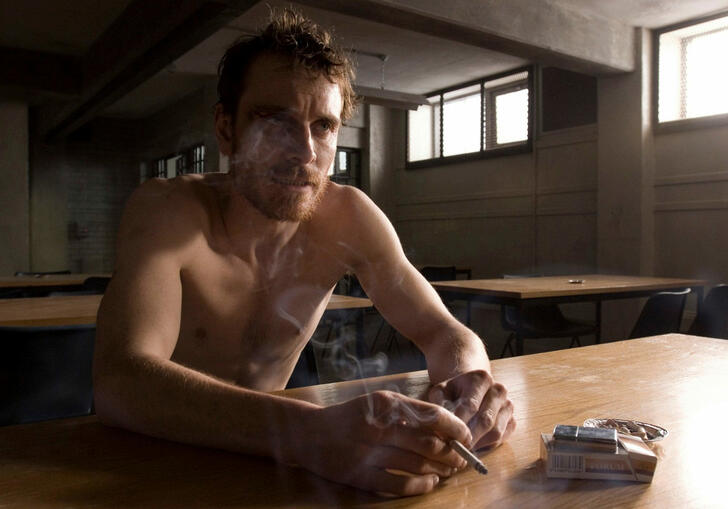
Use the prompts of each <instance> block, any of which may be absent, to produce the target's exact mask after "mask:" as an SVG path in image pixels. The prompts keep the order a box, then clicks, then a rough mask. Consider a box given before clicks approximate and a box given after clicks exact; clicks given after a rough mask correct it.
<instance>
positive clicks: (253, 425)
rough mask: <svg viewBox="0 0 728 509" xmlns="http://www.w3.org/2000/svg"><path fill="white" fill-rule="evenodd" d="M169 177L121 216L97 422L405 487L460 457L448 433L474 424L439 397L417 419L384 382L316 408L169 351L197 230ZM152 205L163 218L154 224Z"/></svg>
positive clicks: (416, 485) (419, 485) (367, 483)
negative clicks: (227, 378) (404, 412)
mask: <svg viewBox="0 0 728 509" xmlns="http://www.w3.org/2000/svg"><path fill="white" fill-rule="evenodd" d="M169 186H170V184H164V183H159V182H156V183H155V182H152V183H150V184H146V185H145V186H143V188H142V189H141V190H140V191H137V192H136V193H135V195H134V197H133V198H132V200H131V202H130V205H129V206H128V208H127V212H126V213H125V217H124V218H123V220H122V226H121V232H120V244H121V245H120V249H119V253H118V263H117V270H116V272H115V275H114V278H113V280H112V282H111V283H110V285H109V287H108V289H107V292H106V294H105V296H104V299H103V303H102V306H101V309H100V311H99V321H98V332H97V344H96V352H95V361H94V390H95V400H96V411H97V413H98V415H99V418H100V419H101V421H102V422H104V423H107V424H111V425H116V426H120V427H124V428H127V429H131V430H133V431H137V432H141V433H145V434H149V435H153V436H157V437H162V438H167V439H171V440H177V441H182V442H186V443H191V444H196V445H204V446H212V447H218V448H223V449H228V450H234V451H240V452H245V453H251V454H258V455H265V456H270V457H273V458H275V459H277V460H279V461H282V462H285V463H292V464H299V465H301V466H303V467H305V468H307V469H309V470H311V471H314V472H316V473H319V474H320V475H323V476H325V477H327V478H329V479H332V480H335V481H339V482H344V483H347V484H350V485H353V486H357V487H360V488H363V489H367V490H372V491H382V492H388V493H394V494H400V495H410V494H417V493H423V492H426V491H430V490H432V489H433V488H434V486H435V485H436V484H437V483H438V480H439V477H441V476H448V475H450V474H452V472H453V471H454V468H457V467H461V466H463V461H462V459H461V458H460V457H459V456H457V455H456V454H455V453H453V452H452V451H451V450H450V449H449V448H448V447H447V445H446V442H445V440H447V439H448V438H456V439H458V440H461V441H463V442H466V443H467V442H469V441H470V440H471V436H470V432H469V430H468V429H467V427H465V426H464V425H463V423H462V422H460V421H459V420H458V419H456V418H454V417H453V416H452V415H451V414H449V412H446V411H444V410H442V409H441V408H440V407H438V406H436V405H433V404H430V403H425V402H417V403H416V405H418V409H417V410H418V411H420V412H422V413H423V414H427V415H429V416H430V417H431V418H430V420H429V421H428V422H427V423H423V425H422V426H420V427H417V428H412V427H407V426H402V425H401V423H400V421H399V420H398V419H397V418H396V416H397V408H398V404H399V402H400V401H401V400H402V398H403V396H401V395H398V394H394V393H388V392H379V393H375V394H371V395H366V396H363V397H360V398H355V399H353V400H351V401H349V402H345V403H342V404H340V405H335V406H333V407H327V408H322V407H319V406H316V405H313V404H309V403H305V402H301V401H297V400H293V399H287V398H282V397H277V396H273V395H270V394H265V393H261V392H257V391H252V390H249V389H245V388H242V387H238V386H235V385H232V384H229V383H227V382H224V381H220V380H217V379H215V378H213V377H211V376H208V375H206V374H204V373H200V372H197V371H195V370H192V369H189V368H186V367H184V366H182V365H179V364H177V363H175V362H173V361H171V360H170V358H171V355H172V353H173V351H174V348H175V345H176V342H177V337H178V335H179V328H180V307H181V299H182V284H181V280H180V270H181V269H182V267H183V266H184V264H185V256H186V253H187V249H186V247H187V244H188V243H189V242H193V241H194V240H193V238H194V237H195V235H194V232H195V230H194V228H195V226H194V224H195V211H194V210H192V211H191V213H189V214H186V213H185V208H187V207H189V206H190V204H189V203H185V202H184V201H183V202H182V203H180V202H179V201H178V200H179V199H180V198H179V197H178V196H176V195H175V194H174V193H170V192H169V191H170V190H169ZM180 215H182V217H180ZM150 217H155V218H161V220H162V221H164V223H163V224H161V225H159V224H157V225H156V226H155V227H154V229H150V226H149V224H150V221H149V218H150ZM181 225H187V226H181ZM190 225H192V226H190ZM188 228H192V230H189V229H188ZM381 418H384V420H383V421H382V420H381ZM388 469H397V470H403V471H406V472H409V473H410V474H411V475H409V476H401V475H394V474H392V473H390V472H388Z"/></svg>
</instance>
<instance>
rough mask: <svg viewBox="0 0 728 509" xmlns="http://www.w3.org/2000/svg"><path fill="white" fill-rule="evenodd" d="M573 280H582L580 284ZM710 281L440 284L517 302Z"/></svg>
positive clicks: (547, 279)
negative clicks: (519, 300) (518, 300)
mask: <svg viewBox="0 0 728 509" xmlns="http://www.w3.org/2000/svg"><path fill="white" fill-rule="evenodd" d="M570 281H581V282H580V283H576V282H571V283H570ZM706 284H707V281H704V280H700V279H681V278H668V277H648V276H612V275H604V274H576V275H569V276H543V277H524V278H512V279H502V278H500V279H469V280H468V279H460V280H457V281H437V282H433V283H432V286H433V287H435V289H437V290H451V291H457V292H462V293H471V294H475V295H491V296H496V297H507V298H514V299H535V298H541V297H564V296H577V295H583V296H588V295H596V294H619V293H626V292H631V291H649V290H656V291H661V290H666V289H670V288H687V287H697V286H705V285H706Z"/></svg>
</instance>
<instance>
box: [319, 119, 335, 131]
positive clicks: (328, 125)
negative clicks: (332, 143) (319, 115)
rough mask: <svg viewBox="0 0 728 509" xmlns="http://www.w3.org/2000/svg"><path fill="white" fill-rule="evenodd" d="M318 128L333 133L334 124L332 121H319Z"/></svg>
mask: <svg viewBox="0 0 728 509" xmlns="http://www.w3.org/2000/svg"><path fill="white" fill-rule="evenodd" d="M318 127H319V129H320V130H321V131H333V130H334V123H333V122H332V121H330V120H319V122H318Z"/></svg>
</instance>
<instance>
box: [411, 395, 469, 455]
mask: <svg viewBox="0 0 728 509" xmlns="http://www.w3.org/2000/svg"><path fill="white" fill-rule="evenodd" d="M401 398H402V399H401V401H399V403H398V404H399V405H400V408H399V412H400V414H401V415H403V416H404V420H405V421H406V422H407V424H408V426H410V427H412V428H414V427H417V428H421V429H422V430H423V431H429V432H430V433H431V434H435V435H437V436H439V437H441V438H443V439H447V440H451V439H455V440H459V441H460V442H462V443H464V444H465V443H471V442H472V434H471V433H470V429H469V428H468V427H467V426H466V425H465V423H464V422H463V421H462V420H461V419H458V418H457V417H456V416H455V415H453V413H452V412H449V411H448V410H446V409H444V408H442V407H440V406H438V405H435V404H433V403H428V402H426V401H420V400H417V399H413V398H408V397H406V396H401Z"/></svg>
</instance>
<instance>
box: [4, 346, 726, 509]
mask: <svg viewBox="0 0 728 509" xmlns="http://www.w3.org/2000/svg"><path fill="white" fill-rule="evenodd" d="M493 372H494V375H495V377H496V378H497V379H498V380H500V381H502V382H504V383H505V384H506V385H507V386H508V388H509V390H510V397H511V399H512V400H513V402H514V404H515V407H516V415H517V417H518V428H517V429H516V431H515V433H514V435H513V436H512V438H511V440H510V441H509V442H508V443H506V444H505V445H503V446H501V447H499V448H497V449H495V450H492V451H487V452H481V453H479V456H480V457H481V459H482V460H483V461H484V462H485V464H486V465H487V466H488V468H489V471H490V473H489V474H488V475H487V476H482V475H479V474H476V473H475V472H473V471H472V470H465V471H463V472H460V473H458V474H456V475H455V476H454V477H452V478H450V479H447V480H445V481H443V482H442V483H441V485H440V486H439V487H438V488H437V489H436V490H435V491H434V492H432V493H430V494H427V495H423V496H418V497H410V498H401V499H387V498H382V497H378V496H376V495H373V494H370V493H366V492H362V491H358V490H355V489H352V488H348V487H346V486H343V485H339V484H336V483H332V482H329V481H326V480H324V479H322V478H319V477H317V476H316V475H313V474H310V473H308V472H306V471H303V470H300V469H295V468H291V467H285V466H282V465H278V464H276V463H274V462H273V461H270V460H268V459H266V458H255V457H248V456H245V455H240V454H233V453H229V452H225V451H218V450H211V449H204V448H198V447H192V446H186V445H180V444H175V443H172V442H167V441H164V440H157V439H154V438H149V437H144V436H141V435H137V434H134V433H129V432H126V431H122V430H118V429H113V428H107V427H104V426H103V425H101V424H99V423H98V421H97V420H96V418H95V417H93V416H92V417H86V418H81V419H69V420H60V421H54V422H47V423H39V424H31V425H21V426H11V427H6V428H2V429H0V506H1V507H13V508H15V507H23V508H25V507H34V508H45V507H98V508H104V507H155V508H166V507H170V508H171V507H174V508H177V507H190V506H203V507H270V508H273V507H287V508H288V507H296V508H299V507H376V508H390V507H401V508H404V507H433V508H446V509H454V508H460V507H463V508H468V509H470V508H481V507H498V508H508V507H514V508H524V507H525V508H528V507H553V508H556V507H558V508H563V507H654V508H684V507H721V506H723V507H725V505H724V504H725V502H726V493H727V492H726V487H725V462H726V458H727V457H728V442H726V440H725V436H724V433H723V431H722V427H723V424H724V423H725V422H726V421H728V398H726V387H728V341H725V340H718V339H709V338H699V337H694V336H685V335H680V334H669V335H665V336H657V337H652V338H643V339H637V340H630V341H622V342H614V343H605V344H601V345H594V346H587V347H583V348H572V349H569V350H561V351H556V352H549V353H543V354H537V355H527V356H522V357H516V358H509V359H501V360H496V361H493ZM427 386H428V378H427V373H426V372H416V373H406V374H401V375H392V376H387V377H382V378H377V379H369V380H365V381H352V382H343V383H336V384H326V385H320V386H314V387H309V388H300V389H293V390H289V391H284V392H282V394H284V395H285V396H287V397H294V398H300V399H305V400H309V401H313V402H316V403H319V404H331V403H334V402H337V401H342V400H345V399H348V398H350V397H352V396H354V395H357V394H361V393H362V392H364V391H371V390H375V389H381V388H389V389H397V390H400V391H403V392H405V393H407V394H411V395H415V396H416V395H421V394H423V393H424V391H425V390H426V389H427ZM590 417H616V418H632V419H637V420H640V421H644V422H649V423H654V424H657V425H660V426H663V427H665V428H667V430H668V431H669V435H668V436H667V438H666V439H665V440H664V441H662V442H659V443H657V445H656V447H655V450H656V452H657V454H658V456H659V463H658V465H657V472H656V474H655V478H654V480H653V482H652V483H651V484H642V483H635V482H611V481H587V480H577V479H548V478H546V477H545V474H544V473H543V469H542V466H541V464H540V462H539V460H538V456H539V451H538V440H539V434H540V433H541V432H549V431H550V430H552V428H553V426H554V425H555V424H580V423H582V422H583V421H584V419H587V418H590ZM287 424H288V425H290V426H295V425H296V423H294V422H292V423H287ZM321 433H326V430H323V429H322V430H321ZM301 440H306V437H305V436H302V437H301Z"/></svg>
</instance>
